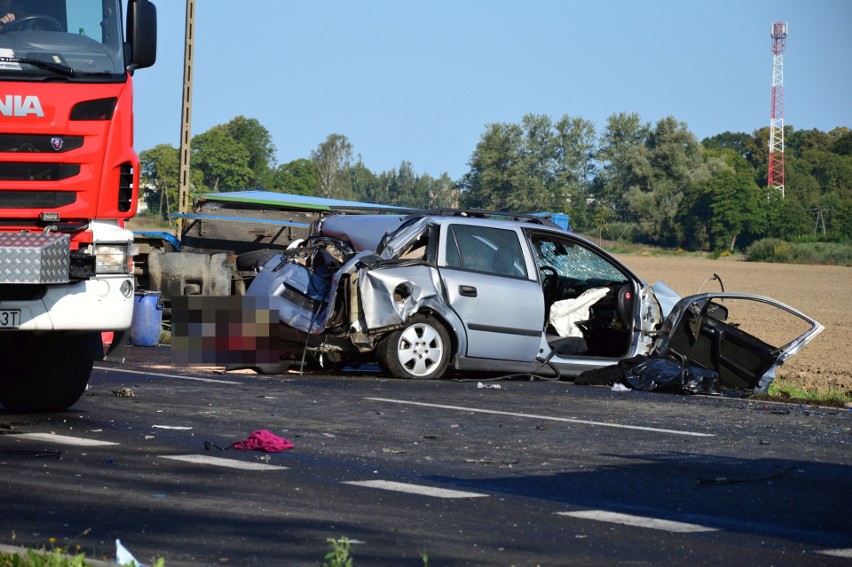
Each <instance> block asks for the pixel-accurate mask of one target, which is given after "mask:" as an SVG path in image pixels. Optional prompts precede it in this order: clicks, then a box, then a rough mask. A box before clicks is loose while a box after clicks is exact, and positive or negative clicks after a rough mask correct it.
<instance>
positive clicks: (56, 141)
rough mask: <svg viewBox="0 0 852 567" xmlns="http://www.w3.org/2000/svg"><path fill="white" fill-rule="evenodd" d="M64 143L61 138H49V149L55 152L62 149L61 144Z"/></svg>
mask: <svg viewBox="0 0 852 567" xmlns="http://www.w3.org/2000/svg"><path fill="white" fill-rule="evenodd" d="M64 143H65V142H64V141H63V140H62V138H51V139H50V147H51V148H53V149H54V150H56V151H57V152H58V151H59V150H61V149H62V144H64Z"/></svg>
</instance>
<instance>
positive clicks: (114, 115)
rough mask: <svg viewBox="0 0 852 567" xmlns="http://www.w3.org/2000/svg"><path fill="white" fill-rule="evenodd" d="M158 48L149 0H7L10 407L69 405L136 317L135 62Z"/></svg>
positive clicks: (2, 343) (2, 333)
mask: <svg viewBox="0 0 852 567" xmlns="http://www.w3.org/2000/svg"><path fill="white" fill-rule="evenodd" d="M125 23H126V34H125ZM155 58H156V10H155V8H154V5H153V4H152V3H151V2H150V1H149V0H128V1H127V2H126V4H125V2H123V1H122V0H28V1H26V2H22V1H12V2H9V1H0V360H3V365H4V368H3V371H2V372H0V404H2V405H3V406H6V407H7V408H9V409H20V410H56V409H64V408H67V407H69V406H71V405H73V404H74V403H75V402H76V401H77V400H78V399H79V397H80V396H81V395H82V393H83V391H85V388H86V385H87V383H88V379H89V375H90V373H91V368H92V364H93V361H94V360H96V359H99V358H102V357H103V356H104V352H103V346H102V344H101V339H100V337H101V333H102V332H104V331H114V332H117V333H118V334H119V336H120V335H121V334H122V333H124V332H126V330H127V329H128V328H129V326H130V322H131V318H132V313H133V303H134V301H133V300H134V283H133V262H132V258H133V251H132V243H133V235H132V233H131V232H130V231H128V230H127V229H126V228H125V226H124V224H125V222H126V221H127V219H130V218H131V217H133V216H134V215H135V213H136V206H137V201H138V191H139V159H138V157H137V155H136V152H135V151H134V149H133V110H132V108H133V92H132V75H133V72H134V71H135V70H136V69H139V68H142V67H148V66H150V65H152V64H153V63H154V60H155ZM115 344H116V345H119V344H121V341H120V340H119V341H115Z"/></svg>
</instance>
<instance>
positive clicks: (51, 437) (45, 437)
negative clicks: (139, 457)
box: [12, 433, 118, 447]
mask: <svg viewBox="0 0 852 567" xmlns="http://www.w3.org/2000/svg"><path fill="white" fill-rule="evenodd" d="M12 437H13V438H18V437H23V438H25V439H36V440H38V441H47V442H49V443H59V444H60V445H74V446H76V447H104V446H107V445H118V443H113V442H111V441H98V440H97V439H86V438H85V437H70V436H68V435H56V434H53V433H16V434H13V436H12Z"/></svg>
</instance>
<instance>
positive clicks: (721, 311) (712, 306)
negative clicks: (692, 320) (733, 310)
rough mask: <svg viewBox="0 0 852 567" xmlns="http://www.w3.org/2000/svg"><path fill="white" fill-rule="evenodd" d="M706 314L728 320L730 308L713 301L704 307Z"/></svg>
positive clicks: (717, 319)
mask: <svg viewBox="0 0 852 567" xmlns="http://www.w3.org/2000/svg"><path fill="white" fill-rule="evenodd" d="M704 315H706V316H707V317H709V318H711V319H715V320H716V321H727V320H728V308H727V307H725V306H724V305H722V304H721V303H715V302H713V301H711V302H710V303H708V304H707V307H706V308H705V309H704Z"/></svg>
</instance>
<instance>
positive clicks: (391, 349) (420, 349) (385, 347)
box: [376, 314, 452, 380]
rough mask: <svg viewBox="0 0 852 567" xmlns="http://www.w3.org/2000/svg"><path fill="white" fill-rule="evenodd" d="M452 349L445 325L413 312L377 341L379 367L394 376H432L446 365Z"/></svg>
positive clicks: (425, 378)
mask: <svg viewBox="0 0 852 567" xmlns="http://www.w3.org/2000/svg"><path fill="white" fill-rule="evenodd" d="M451 350H452V343H451V342H450V334H449V333H448V332H447V329H446V327H444V325H442V324H441V323H440V322H438V321H437V320H436V319H435V318H433V317H426V316H424V315H421V314H416V315H414V316H412V317H411V319H409V320H408V322H407V323H406V324H405V327H403V328H402V329H398V330H396V331H394V332H392V333H391V334H390V335H388V336H387V337H385V338H384V339H383V340H382V341H381V342H380V343H379V345H378V347H377V349H376V355H377V356H378V359H379V364H380V365H381V367H382V369H383V370H384V371H385V372H387V373H388V374H391V375H392V376H394V377H396V378H415V379H419V380H434V379H437V378H440V377H441V376H442V375H443V374H444V371H445V370H446V369H447V364H448V363H449V361H450V354H451Z"/></svg>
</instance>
